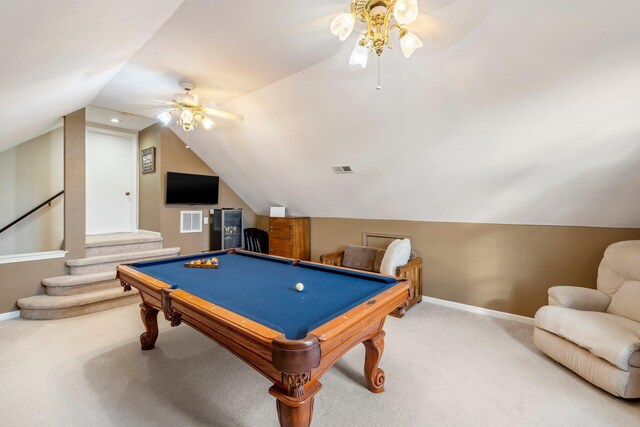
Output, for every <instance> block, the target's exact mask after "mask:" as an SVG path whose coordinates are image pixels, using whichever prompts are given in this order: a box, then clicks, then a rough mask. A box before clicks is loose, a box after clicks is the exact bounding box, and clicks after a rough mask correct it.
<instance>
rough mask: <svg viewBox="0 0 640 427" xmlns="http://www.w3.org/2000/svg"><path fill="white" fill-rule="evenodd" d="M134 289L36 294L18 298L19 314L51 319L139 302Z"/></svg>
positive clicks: (32, 318)
mask: <svg viewBox="0 0 640 427" xmlns="http://www.w3.org/2000/svg"><path fill="white" fill-rule="evenodd" d="M139 301H140V297H139V295H138V292H137V290H136V289H132V290H131V291H129V292H124V291H123V289H122V288H114V289H106V290H101V291H96V292H89V293H84V294H80V295H69V296H51V295H36V296H33V297H28V298H20V299H19V300H18V302H17V304H18V307H20V316H22V317H23V318H25V319H31V320H53V319H65V318H68V317H76V316H82V315H84V314H90V313H96V312H98V311H104V310H108V309H110V308H115V307H120V306H123V305H127V304H132V303H134V302H139Z"/></svg>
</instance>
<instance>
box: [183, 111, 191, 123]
mask: <svg viewBox="0 0 640 427" xmlns="http://www.w3.org/2000/svg"><path fill="white" fill-rule="evenodd" d="M180 120H181V121H182V123H191V122H193V113H192V112H191V111H190V110H186V109H185V110H182V113H181V114H180Z"/></svg>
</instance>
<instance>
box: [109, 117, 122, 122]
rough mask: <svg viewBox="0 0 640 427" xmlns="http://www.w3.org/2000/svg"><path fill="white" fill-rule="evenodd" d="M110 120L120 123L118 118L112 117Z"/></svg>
mask: <svg viewBox="0 0 640 427" xmlns="http://www.w3.org/2000/svg"><path fill="white" fill-rule="evenodd" d="M110 121H111V123H120V119H116V118H115V117H114V118H112V119H111V120H110Z"/></svg>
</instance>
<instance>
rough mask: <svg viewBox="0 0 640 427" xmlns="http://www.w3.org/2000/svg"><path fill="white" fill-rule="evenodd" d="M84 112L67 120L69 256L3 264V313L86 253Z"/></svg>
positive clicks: (0, 299)
mask: <svg viewBox="0 0 640 427" xmlns="http://www.w3.org/2000/svg"><path fill="white" fill-rule="evenodd" d="M84 144H85V112H84V109H82V110H79V111H76V112H75V113H72V114H70V115H68V116H66V117H65V121H64V163H65V169H64V190H65V199H64V209H65V218H64V227H65V231H64V234H65V239H64V249H65V250H68V251H69V253H68V254H67V257H66V258H60V259H51V260H45V261H28V262H19V263H13V264H0V313H5V312H8V311H13V310H17V307H16V305H15V302H16V300H18V298H22V297H28V296H32V295H37V294H39V293H42V292H44V289H43V288H42V286H41V284H40V281H41V280H42V279H43V278H45V277H52V276H61V275H64V274H66V267H65V260H67V259H73V258H81V257H83V256H84V249H85V248H84V246H85V233H84V230H85V204H84V200H85V194H84V192H85V190H84V185H85V178H84V176H85V174H84V170H85V158H84Z"/></svg>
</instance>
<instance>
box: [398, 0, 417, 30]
mask: <svg viewBox="0 0 640 427" xmlns="http://www.w3.org/2000/svg"><path fill="white" fill-rule="evenodd" d="M419 13H420V11H419V10H418V0H398V1H396V4H395V5H394V6H393V16H394V17H395V18H396V22H397V23H398V24H400V25H405V24H411V23H412V22H413V21H415V20H416V19H418V14H419Z"/></svg>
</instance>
